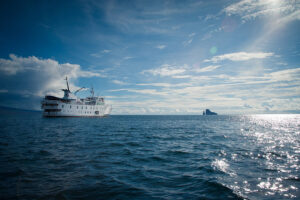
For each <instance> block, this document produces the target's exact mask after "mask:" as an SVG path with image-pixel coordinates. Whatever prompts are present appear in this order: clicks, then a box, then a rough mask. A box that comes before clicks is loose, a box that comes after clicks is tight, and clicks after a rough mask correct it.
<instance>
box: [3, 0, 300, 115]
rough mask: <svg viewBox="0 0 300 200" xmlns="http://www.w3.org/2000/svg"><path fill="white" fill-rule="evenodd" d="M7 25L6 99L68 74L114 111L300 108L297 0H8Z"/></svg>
mask: <svg viewBox="0 0 300 200" xmlns="http://www.w3.org/2000/svg"><path fill="white" fill-rule="evenodd" d="M0 26H1V27H2V28H1V30H0V105H2V106H10V107H17V108H26V109H39V107H40V100H41V98H42V97H43V96H44V95H46V94H53V95H62V94H61V91H59V89H61V88H64V87H65V83H64V80H63V79H64V77H65V76H68V77H69V79H70V82H71V89H73V90H76V89H78V88H79V87H81V86H85V87H91V86H92V85H93V87H94V88H95V91H96V94H98V95H103V96H105V97H106V101H107V103H109V104H112V106H113V114H201V113H202V110H203V109H205V108H210V109H211V110H213V111H216V112H218V113H220V114H252V113H299V112H300V109H299V108H300V66H299V64H300V62H299V61H300V37H299V35H300V2H299V1H296V0H235V1H234V0H219V1H204V0H203V1H195V0H193V1H141V0H140V1H125V0H122V1H96V0H86V1H6V2H2V3H1V6H0ZM80 95H81V96H85V95H88V92H87V91H84V92H81V93H80Z"/></svg>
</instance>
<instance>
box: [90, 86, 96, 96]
mask: <svg viewBox="0 0 300 200" xmlns="http://www.w3.org/2000/svg"><path fill="white" fill-rule="evenodd" d="M91 94H92V97H94V94H95V92H94V87H93V86H92V88H91Z"/></svg>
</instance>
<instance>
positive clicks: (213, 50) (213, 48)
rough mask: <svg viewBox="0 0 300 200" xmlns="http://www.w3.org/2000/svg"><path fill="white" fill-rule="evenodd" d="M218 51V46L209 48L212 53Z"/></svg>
mask: <svg viewBox="0 0 300 200" xmlns="http://www.w3.org/2000/svg"><path fill="white" fill-rule="evenodd" d="M217 51H218V48H217V47H215V46H213V47H211V48H210V50H209V52H210V53H211V54H216V53H217Z"/></svg>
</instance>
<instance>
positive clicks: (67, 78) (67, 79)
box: [65, 76, 70, 91]
mask: <svg viewBox="0 0 300 200" xmlns="http://www.w3.org/2000/svg"><path fill="white" fill-rule="evenodd" d="M65 80H66V82H67V88H68V90H69V91H70V88H69V83H68V77H67V76H66V79H65Z"/></svg>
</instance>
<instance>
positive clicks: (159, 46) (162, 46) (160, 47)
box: [156, 45, 167, 49]
mask: <svg viewBox="0 0 300 200" xmlns="http://www.w3.org/2000/svg"><path fill="white" fill-rule="evenodd" d="M166 47H167V46H166V45H158V46H156V48H158V49H164V48H166Z"/></svg>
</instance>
